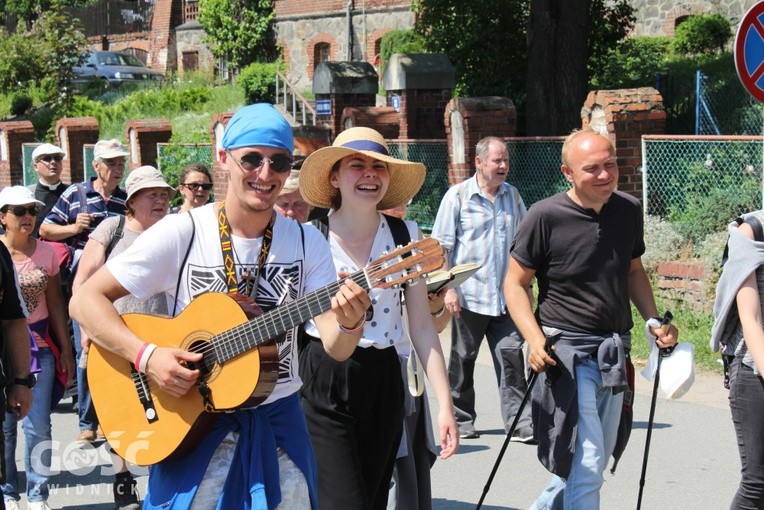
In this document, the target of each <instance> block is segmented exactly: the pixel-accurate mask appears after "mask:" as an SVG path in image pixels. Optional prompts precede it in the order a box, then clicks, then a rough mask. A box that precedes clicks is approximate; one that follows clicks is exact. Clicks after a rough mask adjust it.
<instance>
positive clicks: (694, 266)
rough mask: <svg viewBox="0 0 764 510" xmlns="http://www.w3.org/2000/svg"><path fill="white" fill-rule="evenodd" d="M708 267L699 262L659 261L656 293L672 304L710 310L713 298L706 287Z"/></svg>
mask: <svg viewBox="0 0 764 510" xmlns="http://www.w3.org/2000/svg"><path fill="white" fill-rule="evenodd" d="M708 273H709V271H708V269H707V268H706V267H705V266H703V264H700V263H693V262H661V263H660V264H658V284H657V286H656V292H657V294H658V295H659V296H660V297H661V298H663V299H664V300H667V301H669V302H671V303H673V305H674V306H684V307H687V308H690V309H691V310H696V311H710V309H711V306H712V305H713V299H712V298H711V297H710V292H711V291H712V290H713V289H709V288H707V285H706V282H707V281H708V278H707V276H708Z"/></svg>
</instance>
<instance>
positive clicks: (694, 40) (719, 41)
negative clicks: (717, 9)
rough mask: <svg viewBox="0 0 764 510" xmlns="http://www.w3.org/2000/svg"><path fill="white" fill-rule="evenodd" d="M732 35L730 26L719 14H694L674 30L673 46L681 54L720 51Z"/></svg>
mask: <svg viewBox="0 0 764 510" xmlns="http://www.w3.org/2000/svg"><path fill="white" fill-rule="evenodd" d="M730 37H732V27H731V26H730V22H729V20H728V19H727V18H725V17H724V16H723V15H721V14H696V15H693V16H690V17H689V18H687V20H686V21H684V22H683V23H681V24H679V26H677V27H676V30H675V31H674V41H673V44H672V46H673V48H674V51H676V52H677V53H679V54H681V55H702V54H711V53H717V52H719V53H721V52H722V51H724V46H725V45H726V44H727V41H729V40H730Z"/></svg>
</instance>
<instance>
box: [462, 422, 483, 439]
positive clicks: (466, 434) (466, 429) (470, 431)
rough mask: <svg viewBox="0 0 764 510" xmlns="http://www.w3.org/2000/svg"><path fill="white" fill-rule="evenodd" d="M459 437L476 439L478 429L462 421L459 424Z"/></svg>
mask: <svg viewBox="0 0 764 510" xmlns="http://www.w3.org/2000/svg"><path fill="white" fill-rule="evenodd" d="M459 437H460V438H461V439H477V438H479V437H480V434H478V431H477V430H475V426H474V425H473V424H471V423H463V424H461V425H459Z"/></svg>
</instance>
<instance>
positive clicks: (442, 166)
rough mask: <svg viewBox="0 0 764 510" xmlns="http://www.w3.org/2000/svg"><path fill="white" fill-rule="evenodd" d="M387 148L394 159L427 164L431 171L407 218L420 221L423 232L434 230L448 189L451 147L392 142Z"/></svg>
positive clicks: (432, 142)
mask: <svg viewBox="0 0 764 510" xmlns="http://www.w3.org/2000/svg"><path fill="white" fill-rule="evenodd" d="M387 145H388V148H389V149H390V155H391V156H392V157H394V158H400V159H405V160H407V161H416V162H418V163H423V164H424V166H425V168H427V175H426V176H425V179H424V184H422V188H421V189H420V190H419V193H417V194H416V196H415V197H414V198H413V200H412V201H411V205H410V206H409V208H408V210H407V211H406V218H408V219H410V220H413V221H416V222H417V223H418V224H419V227H420V228H422V230H432V225H433V223H434V222H435V215H436V214H437V213H438V207H439V206H440V201H441V199H442V198H443V195H444V194H445V193H446V190H447V189H448V144H447V143H446V141H445V140H417V141H409V140H392V141H390V142H389V143H388V144H387Z"/></svg>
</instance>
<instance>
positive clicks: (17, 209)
mask: <svg viewBox="0 0 764 510" xmlns="http://www.w3.org/2000/svg"><path fill="white" fill-rule="evenodd" d="M5 212H10V213H13V215H14V216H18V217H19V218H21V217H22V216H24V215H25V214H26V213H29V214H31V215H32V216H37V215H38V214H40V208H39V207H37V206H36V205H30V206H28V207H24V206H23V205H14V206H13V207H6V208H5Z"/></svg>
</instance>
